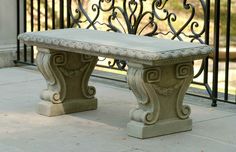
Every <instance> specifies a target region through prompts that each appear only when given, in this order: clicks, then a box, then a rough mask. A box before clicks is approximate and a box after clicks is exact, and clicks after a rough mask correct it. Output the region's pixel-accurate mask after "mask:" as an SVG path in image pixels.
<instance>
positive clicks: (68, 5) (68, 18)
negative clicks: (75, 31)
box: [66, 0, 70, 28]
mask: <svg viewBox="0 0 236 152" xmlns="http://www.w3.org/2000/svg"><path fill="white" fill-rule="evenodd" d="M69 7H70V0H67V3H66V8H67V9H66V12H67V28H69V27H70V13H69Z"/></svg>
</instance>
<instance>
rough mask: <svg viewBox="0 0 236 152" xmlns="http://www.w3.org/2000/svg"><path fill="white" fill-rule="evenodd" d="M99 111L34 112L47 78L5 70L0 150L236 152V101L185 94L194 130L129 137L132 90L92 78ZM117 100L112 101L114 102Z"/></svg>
mask: <svg viewBox="0 0 236 152" xmlns="http://www.w3.org/2000/svg"><path fill="white" fill-rule="evenodd" d="M91 83H93V85H95V86H96V88H97V95H96V96H97V98H98V109H97V110H96V111H88V112H82V113H74V114H69V115H63V116H58V117H45V116H41V115H38V114H36V113H35V106H36V105H37V103H38V102H39V93H40V91H41V89H43V88H45V86H46V84H45V81H44V80H43V78H42V76H41V75H40V74H39V73H38V72H37V71H33V70H28V69H23V68H17V67H15V68H4V69H0V97H1V98H0V152H54V151H55V152H235V151H236V140H235V138H236V127H235V126H236V105H230V104H225V103H219V104H218V107H217V108H211V107H210V101H208V100H205V99H202V98H196V97H192V96H186V98H185V101H186V103H188V104H189V105H190V106H191V108H192V114H191V118H192V119H193V130H192V131H189V132H183V133H177V134H172V135H167V136H161V137H157V138H151V139H145V140H140V139H136V138H132V137H129V136H127V133H126V124H127V122H129V117H128V113H129V109H130V108H132V107H135V106H136V101H135V97H134V95H133V94H132V93H131V91H129V90H128V89H127V88H121V87H117V86H114V85H107V84H105V83H101V82H98V81H96V79H93V81H92V82H91ZM111 99H112V100H111Z"/></svg>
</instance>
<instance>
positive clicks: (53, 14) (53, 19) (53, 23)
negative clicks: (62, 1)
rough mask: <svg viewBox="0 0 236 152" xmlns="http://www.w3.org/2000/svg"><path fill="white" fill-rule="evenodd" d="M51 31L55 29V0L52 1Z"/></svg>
mask: <svg viewBox="0 0 236 152" xmlns="http://www.w3.org/2000/svg"><path fill="white" fill-rule="evenodd" d="M52 29H55V0H52Z"/></svg>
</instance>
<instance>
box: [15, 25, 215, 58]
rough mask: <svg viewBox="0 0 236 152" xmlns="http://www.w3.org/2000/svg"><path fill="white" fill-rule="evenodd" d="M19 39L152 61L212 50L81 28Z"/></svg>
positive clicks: (195, 56) (205, 52) (101, 54)
mask: <svg viewBox="0 0 236 152" xmlns="http://www.w3.org/2000/svg"><path fill="white" fill-rule="evenodd" d="M18 38H19V39H20V40H22V41H23V42H24V43H26V44H28V45H34V46H38V47H42V48H50V49H57V50H63V51H69V52H77V53H84V54H90V55H96V56H104V57H113V58H120V59H126V60H129V59H131V60H137V59H138V60H142V61H148V62H155V61H157V60H170V59H180V58H191V60H195V59H201V58H203V57H205V56H207V55H208V54H209V53H210V52H211V51H212V49H211V48H210V47H209V46H207V45H205V44H198V43H190V42H182V41H175V40H168V39H160V38H153V37H146V36H136V35H130V34H122V33H114V32H103V31H96V30H88V29H78V28H68V29H59V30H50V31H43V32H28V33H23V34H20V35H19V37H18Z"/></svg>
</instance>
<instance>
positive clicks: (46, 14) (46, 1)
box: [45, 0, 48, 30]
mask: <svg viewBox="0 0 236 152" xmlns="http://www.w3.org/2000/svg"><path fill="white" fill-rule="evenodd" d="M47 29H48V0H45V30H47Z"/></svg>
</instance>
